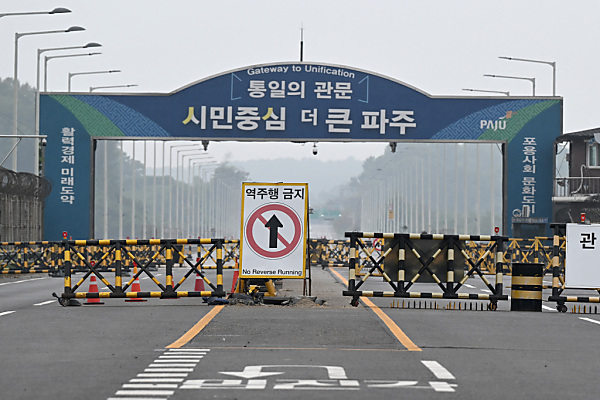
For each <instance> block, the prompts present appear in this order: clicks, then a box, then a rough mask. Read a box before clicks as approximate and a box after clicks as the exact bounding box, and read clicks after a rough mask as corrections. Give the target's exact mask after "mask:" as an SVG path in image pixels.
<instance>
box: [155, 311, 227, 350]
mask: <svg viewBox="0 0 600 400" xmlns="http://www.w3.org/2000/svg"><path fill="white" fill-rule="evenodd" d="M224 307H225V306H215V308H213V309H212V310H210V312H209V313H208V314H206V315H205V316H204V317H202V319H201V320H200V321H198V323H197V324H196V325H194V326H193V327H192V328H191V329H190V330H189V331H187V332H186V333H184V334H183V336H182V337H180V338H179V339H177V340H176V341H174V342H173V343H171V344H170V345H168V346H167V347H166V348H167V349H178V348H180V347H182V346H184V345H185V344H187V342H189V341H190V340H192V339H193V338H194V337H195V336H196V335H197V334H199V333H200V332H201V331H202V329H204V328H206V325H208V323H209V322H210V321H212V319H213V318H214V317H216V316H217V314H218V313H219V312H221V310H222V309H223V308H224Z"/></svg>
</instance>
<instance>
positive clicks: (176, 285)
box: [53, 239, 226, 305]
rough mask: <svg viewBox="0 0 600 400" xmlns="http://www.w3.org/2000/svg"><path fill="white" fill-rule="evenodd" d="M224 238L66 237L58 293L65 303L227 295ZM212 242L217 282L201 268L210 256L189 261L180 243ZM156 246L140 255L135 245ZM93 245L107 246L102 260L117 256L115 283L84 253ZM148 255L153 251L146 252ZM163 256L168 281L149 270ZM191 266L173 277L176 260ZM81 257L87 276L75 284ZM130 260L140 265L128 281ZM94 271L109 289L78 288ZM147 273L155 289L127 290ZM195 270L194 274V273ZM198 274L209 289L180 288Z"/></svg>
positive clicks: (203, 243) (61, 301) (210, 251)
mask: <svg viewBox="0 0 600 400" xmlns="http://www.w3.org/2000/svg"><path fill="white" fill-rule="evenodd" d="M223 241H224V240H223V239H150V240H75V241H63V242H62V246H63V247H64V251H63V255H64V262H63V266H64V274H65V277H64V289H63V293H62V294H61V295H60V296H58V295H56V294H55V293H53V295H54V296H55V297H57V298H59V302H60V303H61V304H62V305H75V304H73V302H72V300H73V299H95V298H161V299H167V298H169V299H171V298H178V297H224V296H225V295H226V293H225V291H224V289H223ZM186 244H190V245H210V249H209V250H208V252H209V253H210V254H212V253H214V254H215V255H216V257H215V260H216V275H217V278H216V283H213V282H211V281H210V280H209V279H208V277H207V276H206V274H205V272H204V271H203V268H202V263H203V262H204V261H206V259H207V258H208V257H204V258H203V259H201V260H198V261H196V262H193V261H190V259H189V258H188V257H186V255H185V254H184V253H183V249H182V246H181V245H186ZM148 245H153V246H157V250H156V251H155V252H154V253H153V254H152V255H151V256H150V257H145V258H140V257H139V256H138V255H136V254H135V247H136V246H148ZM90 246H104V247H105V248H106V249H107V250H106V251H105V252H104V254H103V255H102V257H101V258H100V260H99V263H98V264H100V263H101V262H102V261H103V260H105V259H106V258H108V257H113V258H114V264H113V265H114V284H113V283H111V282H109V280H108V279H106V277H105V276H104V274H103V272H102V271H100V270H99V268H98V267H97V266H96V262H94V261H93V260H92V261H88V258H87V257H86V255H85V249H87V248H88V247H90ZM147 255H150V254H149V253H147ZM160 256H163V257H164V258H165V262H166V265H165V282H164V283H163V282H160V281H159V280H158V279H157V278H156V277H155V276H154V275H153V274H152V271H151V270H150V266H151V265H152V263H153V262H154V261H155V260H156V259H157V258H158V257H160ZM176 259H179V261H180V262H181V263H182V264H183V265H184V266H185V267H189V269H188V271H187V272H186V273H185V274H184V276H183V278H181V279H180V280H179V281H178V282H175V281H174V278H173V265H174V264H175V260H176ZM74 260H79V261H80V262H81V263H82V264H83V265H84V266H85V267H86V268H87V270H86V272H85V273H84V276H83V277H82V278H81V279H80V280H79V281H78V282H77V283H76V284H75V285H73V284H72V272H73V261H74ZM125 260H129V261H130V262H131V263H132V264H134V265H135V266H137V267H138V271H137V273H134V275H133V276H131V278H130V279H129V280H128V281H127V282H125V281H124V280H123V277H124V274H123V272H124V264H125V263H124V261H125ZM92 274H93V275H95V276H96V277H97V278H98V280H99V281H100V282H102V283H103V284H104V285H105V286H106V288H108V290H109V291H108V292H100V293H98V292H78V289H79V288H80V287H81V286H82V284H83V283H84V282H85V280H86V279H87V278H88V277H89V276H90V275H92ZM142 274H145V275H147V276H148V277H149V278H150V280H151V281H152V282H154V284H155V285H156V288H157V290H155V291H143V292H142V291H137V292H132V291H129V292H128V290H129V289H130V288H132V287H133V286H132V285H133V284H134V282H136V280H137V279H138V278H139V276H140V275H142ZM192 274H193V275H192ZM196 274H197V275H198V276H200V277H201V279H202V280H203V281H204V282H205V283H206V284H207V285H208V287H209V288H210V290H204V291H181V290H179V289H180V288H181V286H182V284H183V283H184V282H185V281H186V280H187V279H188V278H189V277H190V276H193V277H194V278H195V276H196Z"/></svg>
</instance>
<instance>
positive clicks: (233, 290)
mask: <svg viewBox="0 0 600 400" xmlns="http://www.w3.org/2000/svg"><path fill="white" fill-rule="evenodd" d="M239 277H240V270H238V269H236V270H235V271H233V282H232V283H231V293H235V287H236V285H237V281H238V278H239Z"/></svg>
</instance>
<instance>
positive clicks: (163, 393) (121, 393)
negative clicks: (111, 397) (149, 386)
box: [115, 390, 175, 396]
mask: <svg viewBox="0 0 600 400" xmlns="http://www.w3.org/2000/svg"><path fill="white" fill-rule="evenodd" d="M173 393H175V391H174V390H118V391H117V393H115V394H116V395H117V396H172V395H173Z"/></svg>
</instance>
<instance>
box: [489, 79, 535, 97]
mask: <svg viewBox="0 0 600 400" xmlns="http://www.w3.org/2000/svg"><path fill="white" fill-rule="evenodd" d="M483 76H487V77H489V78H505V79H520V80H525V81H529V82H531V83H532V85H533V96H535V78H525V77H522V76H507V75H491V74H484V75H483Z"/></svg>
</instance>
